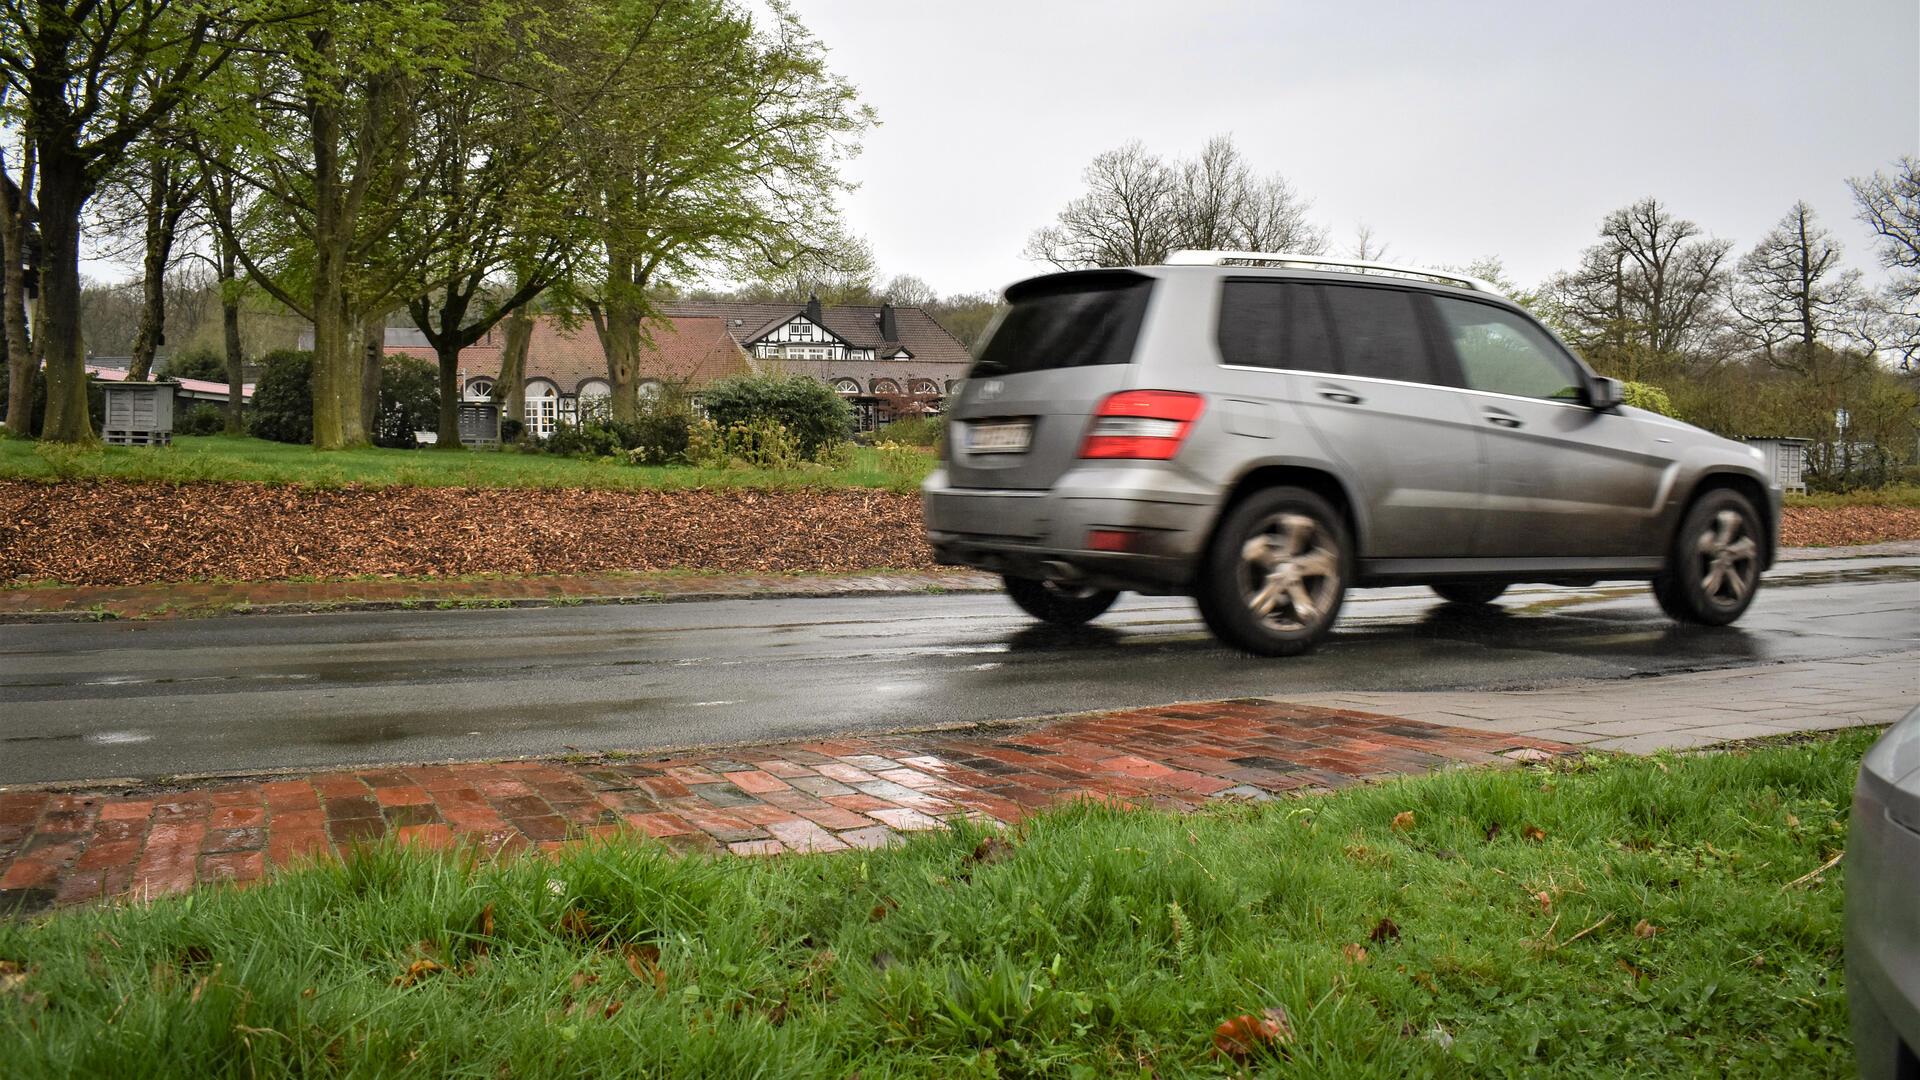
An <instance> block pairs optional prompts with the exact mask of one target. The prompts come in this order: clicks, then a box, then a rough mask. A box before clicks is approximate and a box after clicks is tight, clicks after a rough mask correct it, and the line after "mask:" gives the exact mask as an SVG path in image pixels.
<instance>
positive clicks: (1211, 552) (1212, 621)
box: [1194, 487, 1353, 656]
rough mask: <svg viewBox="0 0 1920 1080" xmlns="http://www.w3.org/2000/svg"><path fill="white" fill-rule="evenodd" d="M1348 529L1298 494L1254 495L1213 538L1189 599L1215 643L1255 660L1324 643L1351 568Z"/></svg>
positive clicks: (1314, 499)
mask: <svg viewBox="0 0 1920 1080" xmlns="http://www.w3.org/2000/svg"><path fill="white" fill-rule="evenodd" d="M1351 552H1352V546H1351V544H1350V542H1349V541H1348V539H1347V528H1346V522H1345V521H1344V519H1342V518H1341V516H1340V513H1339V512H1338V511H1336V510H1335V509H1334V508H1333V507H1332V506H1331V505H1330V504H1329V503H1328V502H1327V501H1326V500H1325V499H1323V498H1321V497H1320V496H1318V495H1315V494H1314V493H1313V492H1311V491H1306V490H1304V489H1301V488H1290V487H1281V488H1268V489H1266V490H1263V491H1258V492H1255V493H1254V494H1252V495H1250V496H1248V497H1247V498H1246V499H1244V500H1242V501H1241V502H1240V503H1239V504H1238V505H1236V506H1234V507H1233V509H1232V510H1230V511H1228V512H1227V516H1226V519H1225V520H1224V521H1222V522H1221V523H1220V527H1219V529H1217V530H1216V531H1215V532H1214V536H1213V540H1212V542H1211V543H1210V544H1209V545H1208V549H1207V555H1206V560H1205V562H1204V563H1203V564H1202V566H1201V571H1200V580H1199V581H1198V583H1197V588H1196V589H1195V594H1194V598H1195V599H1196V600H1197V601H1199V604H1200V615H1201V617H1202V618H1203V619H1205V620H1206V623H1207V628H1208V629H1210V630H1212V631H1213V633H1214V636H1215V637H1218V638H1219V639H1220V640H1221V641H1223V642H1225V643H1226V644H1228V645H1231V646H1233V647H1234V648H1237V649H1240V650H1242V651H1245V652H1249V653H1252V654H1253V655H1255V656H1293V655H1296V654H1298V653H1302V652H1305V651H1306V650H1308V649H1310V648H1312V647H1313V645H1314V643H1315V642H1317V641H1319V640H1320V639H1321V638H1322V637H1324V636H1326V634H1327V631H1328V630H1329V629H1331V628H1332V626H1333V623H1334V620H1335V619H1337V618H1339V616H1340V605H1341V603H1343V602H1344V601H1345V599H1346V594H1347V576H1348V572H1349V571H1348V568H1349V567H1350V566H1351V565H1352V564H1353V559H1352V555H1351Z"/></svg>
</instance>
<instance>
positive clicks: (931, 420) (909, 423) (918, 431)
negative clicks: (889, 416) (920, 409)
mask: <svg viewBox="0 0 1920 1080" xmlns="http://www.w3.org/2000/svg"><path fill="white" fill-rule="evenodd" d="M880 434H881V436H882V437H883V438H884V439H885V440H886V441H887V442H891V443H899V444H901V445H902V446H939V445H940V440H941V439H942V438H944V437H945V436H946V434H947V417H946V414H945V413H935V414H933V415H932V416H914V417H908V418H907V419H904V420H895V421H894V422H893V423H891V424H888V425H887V426H886V427H885V428H882V429H881V432H880Z"/></svg>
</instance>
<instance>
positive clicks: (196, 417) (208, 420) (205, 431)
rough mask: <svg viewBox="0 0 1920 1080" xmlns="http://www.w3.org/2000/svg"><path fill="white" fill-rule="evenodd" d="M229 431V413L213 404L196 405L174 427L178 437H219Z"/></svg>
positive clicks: (199, 403) (205, 402)
mask: <svg viewBox="0 0 1920 1080" xmlns="http://www.w3.org/2000/svg"><path fill="white" fill-rule="evenodd" d="M226 429H227V411H226V410H225V409H222V408H221V407H220V406H218V405H215V404H213V403H212V402H207V401H202V402H198V403H196V404H195V405H194V406H193V407H192V408H190V409H188V410H187V411H186V414H185V415H183V416H182V417H181V418H180V422H179V423H177V424H175V425H173V433H174V434H176V435H218V434H220V433H221V432H222V431H225V430H226Z"/></svg>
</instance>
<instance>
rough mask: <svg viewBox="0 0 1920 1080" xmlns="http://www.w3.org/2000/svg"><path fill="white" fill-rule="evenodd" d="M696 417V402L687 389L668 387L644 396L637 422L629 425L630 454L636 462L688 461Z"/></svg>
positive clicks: (658, 463)
mask: <svg viewBox="0 0 1920 1080" xmlns="http://www.w3.org/2000/svg"><path fill="white" fill-rule="evenodd" d="M695 420H696V417H695V416H694V413H693V402H692V400H691V399H689V398H688V397H687V395H686V393H685V392H683V391H680V390H673V389H665V390H662V391H661V392H660V393H658V394H656V395H654V396H652V397H644V398H641V399H640V405H639V409H638V411H637V412H636V413H635V414H634V418H633V423H632V424H631V425H627V427H629V428H630V429H631V430H630V431H628V432H627V434H628V435H629V436H630V438H629V439H628V440H627V441H626V442H625V443H624V445H625V447H626V450H627V457H628V458H629V460H631V461H632V462H633V463H634V464H635V465H666V464H668V463H670V462H675V461H681V460H684V459H685V457H686V453H687V439H688V438H689V436H690V435H691V433H692V431H693V425H694V421H695Z"/></svg>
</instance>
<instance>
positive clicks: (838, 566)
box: [0, 480, 933, 585]
mask: <svg viewBox="0 0 1920 1080" xmlns="http://www.w3.org/2000/svg"><path fill="white" fill-rule="evenodd" d="M932 565H933V563H932V557H931V554H930V552H929V551H928V550H927V547H926V544H925V543H924V542H923V541H922V539H921V534H920V499H919V497H918V496H916V495H912V494H901V493H897V492H887V491H875V490H839V491H827V490H787V491H748V490H724V491H721V490H715V491H707V490H692V491H583V490H556V489H502V488H404V487H394V488H376V489H368V488H353V487H349V488H341V489H334V490H321V489H313V488H298V487H287V486H272V485H265V484H224V483H222V484H183V485H168V484H145V483H129V482H120V481H88V482H76V483H60V484H42V483H33V482H28V481H15V480H6V481H0V582H6V581H34V580H43V581H44V580H55V581H60V582H64V583H66V584H70V585H134V584H143V583H147V582H156V581H187V580H193V579H199V578H222V579H229V580H237V581H262V580H272V579H284V578H292V577H302V576H313V577H351V576H359V575H378V574H402V575H456V574H479V573H508V574H513V573H580V572H591V571H600V570H672V569H698V570H705V571H711V572H719V573H728V574H734V573H739V574H749V573H762V574H764V573H791V572H807V571H813V572H845V571H855V570H872V569H877V568H887V569H897V570H911V569H921V568H926V567H930V566H932Z"/></svg>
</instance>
